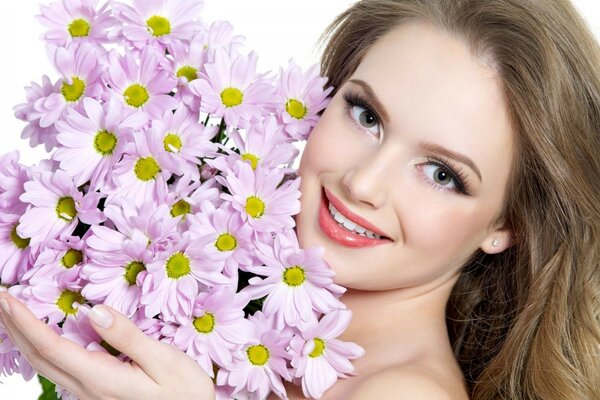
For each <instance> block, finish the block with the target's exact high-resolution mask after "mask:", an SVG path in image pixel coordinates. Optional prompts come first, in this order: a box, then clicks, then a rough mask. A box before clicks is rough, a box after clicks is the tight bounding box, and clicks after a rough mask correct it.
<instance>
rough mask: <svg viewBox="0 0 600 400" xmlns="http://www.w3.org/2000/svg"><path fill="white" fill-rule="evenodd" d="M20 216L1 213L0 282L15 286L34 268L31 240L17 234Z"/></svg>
mask: <svg viewBox="0 0 600 400" xmlns="http://www.w3.org/2000/svg"><path fill="white" fill-rule="evenodd" d="M20 217H21V216H20V215H19V214H4V213H0V254H2V258H0V282H1V283H2V284H4V285H14V284H15V283H17V282H18V280H19V278H20V277H21V276H22V275H23V274H24V273H25V271H27V270H28V269H29V268H31V267H32V263H33V260H32V255H31V247H30V246H29V242H30V240H29V239H27V238H22V237H20V236H19V234H18V233H17V227H18V225H19V218H20Z"/></svg>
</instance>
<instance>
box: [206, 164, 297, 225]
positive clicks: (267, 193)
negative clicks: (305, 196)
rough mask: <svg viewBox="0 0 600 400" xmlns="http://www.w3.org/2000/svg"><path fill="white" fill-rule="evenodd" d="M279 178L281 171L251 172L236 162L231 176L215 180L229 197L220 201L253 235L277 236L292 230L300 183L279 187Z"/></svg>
mask: <svg viewBox="0 0 600 400" xmlns="http://www.w3.org/2000/svg"><path fill="white" fill-rule="evenodd" d="M283 176H284V171H283V170H281V169H272V170H268V169H263V168H260V167H258V168H257V169H256V171H253V170H252V167H251V166H250V164H248V163H245V162H242V161H237V162H236V164H235V173H229V174H228V175H227V177H226V178H223V177H217V178H216V179H217V180H218V181H219V183H221V184H222V185H223V186H226V187H227V188H228V189H229V192H230V193H231V194H230V195H228V194H222V195H221V197H222V198H223V199H224V200H226V201H230V202H231V203H232V205H233V208H234V209H235V210H237V211H238V212H239V213H240V215H241V216H242V219H243V220H244V221H245V222H247V223H248V224H249V225H250V226H252V228H253V229H254V230H255V231H257V232H278V231H280V230H282V229H284V228H292V227H294V226H295V222H294V219H293V218H292V216H293V215H295V214H297V213H298V212H299V211H300V200H298V199H299V198H300V191H299V190H298V187H299V185H300V179H299V178H298V179H295V180H290V181H287V182H284V183H283V184H281V182H282V180H283ZM280 184H281V186H278V185H280Z"/></svg>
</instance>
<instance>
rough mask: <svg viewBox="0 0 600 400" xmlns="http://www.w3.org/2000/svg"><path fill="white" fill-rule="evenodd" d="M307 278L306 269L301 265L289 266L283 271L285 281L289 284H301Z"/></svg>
mask: <svg viewBox="0 0 600 400" xmlns="http://www.w3.org/2000/svg"><path fill="white" fill-rule="evenodd" d="M305 280H306V275H305V274H304V269H302V267H300V266H299V265H294V266H293V267H288V268H286V269H285V271H283V282H285V284H287V285H288V286H300V285H302V284H303V283H304V281H305Z"/></svg>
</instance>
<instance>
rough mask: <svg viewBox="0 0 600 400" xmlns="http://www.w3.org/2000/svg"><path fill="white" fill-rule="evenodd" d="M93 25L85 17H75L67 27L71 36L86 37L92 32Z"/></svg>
mask: <svg viewBox="0 0 600 400" xmlns="http://www.w3.org/2000/svg"><path fill="white" fill-rule="evenodd" d="M91 28H92V26H91V25H90V23H89V22H87V21H86V20H85V19H83V18H78V19H74V20H73V21H71V23H70V24H69V27H68V28H67V29H68V30H69V34H70V35H71V37H74V38H76V37H86V36H88V35H89V34H90V29H91Z"/></svg>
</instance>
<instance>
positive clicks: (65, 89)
mask: <svg viewBox="0 0 600 400" xmlns="http://www.w3.org/2000/svg"><path fill="white" fill-rule="evenodd" d="M71 81H72V82H73V83H71V84H70V85H69V84H68V83H67V81H64V82H63V84H62V87H61V89H60V92H61V93H62V95H63V97H64V98H65V100H66V101H68V102H71V103H74V102H76V101H77V100H79V99H80V98H81V96H83V93H84V92H85V81H84V80H82V79H79V78H78V77H76V76H74V77H73V78H71Z"/></svg>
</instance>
